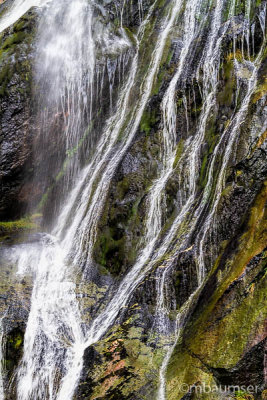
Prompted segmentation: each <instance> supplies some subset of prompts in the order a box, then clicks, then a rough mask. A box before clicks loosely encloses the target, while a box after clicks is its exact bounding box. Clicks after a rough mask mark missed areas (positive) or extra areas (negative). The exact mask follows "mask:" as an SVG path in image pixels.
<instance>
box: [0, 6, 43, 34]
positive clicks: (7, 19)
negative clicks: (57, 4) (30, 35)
mask: <svg viewBox="0 0 267 400" xmlns="http://www.w3.org/2000/svg"><path fill="white" fill-rule="evenodd" d="M48 1H49V0H14V2H13V4H12V5H11V7H10V8H9V9H8V11H7V12H6V13H5V14H4V17H2V19H1V22H0V32H3V31H4V30H5V29H6V28H8V27H9V26H10V25H12V24H14V23H15V22H16V21H17V20H18V19H19V18H20V17H22V16H23V15H24V14H25V13H26V12H27V11H29V9H30V8H32V7H41V6H43V5H45V4H46V3H47V2H48Z"/></svg>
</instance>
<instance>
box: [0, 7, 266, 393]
mask: <svg viewBox="0 0 267 400" xmlns="http://www.w3.org/2000/svg"><path fill="white" fill-rule="evenodd" d="M122 3H124V7H125V10H124V13H123V15H122V19H120V17H121V15H119V14H118V9H120V7H122ZM141 3H142V7H141V6H140V4H141ZM226 3H227V4H228V2H226ZM229 3H230V2H229ZM244 3H245V2H243V1H239V0H238V1H236V9H235V16H232V17H231V21H230V23H229V25H227V29H226V28H225V27H226V25H225V24H226V19H227V12H228V11H229V10H228V9H227V10H225V14H226V17H225V21H223V22H222V25H221V27H220V31H221V32H225V33H224V35H223V39H222V43H221V49H222V52H221V57H220V67H219V70H218V74H219V78H218V88H217V92H216V98H215V104H214V105H213V107H212V109H211V111H210V113H209V114H208V116H207V123H206V129H205V132H204V141H203V144H202V147H201V151H200V153H201V154H200V155H199V160H198V164H199V165H198V167H199V168H198V170H199V175H198V179H197V183H196V193H197V195H196V201H195V203H194V208H195V209H196V208H197V207H198V206H199V204H201V201H202V200H201V199H202V195H203V193H204V191H205V187H206V185H207V182H208V179H209V168H210V165H211V163H212V156H213V155H214V154H215V151H216V148H217V147H216V146H217V145H218V144H219V143H221V142H220V141H221V138H222V135H223V133H224V132H225V130H226V131H227V129H228V127H230V128H231V126H232V125H233V124H234V121H235V118H236V114H237V113H238V111H239V110H240V104H241V105H242V104H243V103H242V102H244V99H245V91H246V83H245V82H247V81H248V79H249V77H250V76H251V64H250V62H251V61H254V60H255V59H256V56H257V54H259V52H260V49H261V47H262V46H263V44H264V42H265V44H266V38H264V37H263V32H262V28H263V26H264V22H263V18H266V1H257V2H254V3H253V5H251V10H250V18H249V20H247V17H246V5H245V4H244ZM151 4H152V1H148V0H147V1H143V2H142V1H141V2H132V1H130V2H126V3H125V2H120V1H117V0H116V1H108V0H104V1H102V2H100V5H99V8H98V11H95V18H96V19H97V20H98V21H99V24H100V25H101V24H102V25H105V24H106V25H108V24H109V25H110V26H112V30H113V31H114V32H115V33H114V32H113V33H114V35H116V34H117V31H118V30H119V27H120V24H121V23H122V24H123V27H124V28H125V32H127V35H128V39H129V40H130V41H131V42H132V46H133V49H134V45H135V39H134V35H135V34H136V31H137V28H138V26H139V25H140V21H141V19H142V18H141V17H143V16H144V15H146V13H147V12H148V9H149V6H150V5H151ZM168 4H169V2H168V1H166V2H164V1H159V2H158V3H157V6H156V7H155V10H154V11H153V13H152V15H151V20H150V23H149V26H148V27H147V28H146V29H147V31H146V35H145V38H144V40H143V42H142V46H143V47H142V46H141V50H140V54H141V61H140V64H141V65H142V68H140V72H139V74H140V81H141V76H142V74H144V73H145V72H144V71H145V69H146V68H147V66H148V65H149V63H148V62H149V58H150V57H151V54H152V52H153V49H152V45H151V43H155V40H156V37H157V35H158V33H159V31H160V22H161V18H162V16H163V15H164V13H166V12H167V11H166V10H168ZM140 7H141V8H140ZM226 8H227V7H226ZM264 10H265V11H264ZM141 14H142V15H141ZM211 15H212V13H211ZM37 20H38V17H37V13H36V11H34V10H31V11H30V12H28V13H27V14H26V15H25V16H24V17H23V18H21V19H20V20H19V21H18V22H17V23H16V24H14V26H12V27H10V28H9V29H8V30H6V31H5V32H4V33H3V34H2V35H1V37H0V69H1V70H0V187H1V196H0V220H2V221H10V220H16V219H19V218H21V217H25V215H27V214H28V213H33V212H36V211H38V212H40V211H41V212H42V213H43V215H44V218H43V227H45V228H46V229H49V226H50V225H51V224H52V223H53V221H54V218H55V215H56V214H57V213H58V211H59V209H60V206H61V204H62V203H61V200H62V199H61V197H64V195H66V192H67V189H69V188H70V186H71V185H70V184H69V183H68V184H66V180H65V179H64V174H65V173H66V170H67V168H66V169H65V166H66V165H67V164H66V162H68V160H70V159H71V157H72V156H73V154H74V152H71V151H69V153H67V154H66V143H65V141H64V135H63V131H64V116H63V115H57V114H56V113H54V112H53V111H54V110H50V112H51V121H50V120H49V124H48V125H49V126H48V127H47V126H46V127H42V125H41V121H40V120H39V119H38V118H39V117H40V115H39V114H38V111H37V112H36V109H35V104H33V102H34V99H36V88H34V87H33V82H34V80H33V77H32V75H33V60H34V52H35V39H36V21H37ZM246 24H249V25H250V26H251V32H254V33H253V36H252V34H251V36H250V38H249V45H250V46H248V42H247V41H246V39H245V38H244V29H245V28H244V27H246ZM209 29H210V19H208V21H207V26H206V27H205V29H204V30H203V32H202V34H200V35H199V36H198V37H196V38H195V41H194V45H193V46H192V53H190V59H189V60H188V66H187V68H186V70H185V71H184V75H183V79H182V80H181V81H180V82H179V84H178V85H177V86H176V87H175V102H176V103H175V108H176V110H175V112H176V124H177V148H176V159H175V161H174V165H173V172H172V174H170V176H169V178H168V180H167V182H166V197H165V203H164V205H163V204H162V205H161V206H162V207H164V213H163V219H164V221H163V229H162V234H161V236H160V239H159V241H158V245H160V243H161V242H162V240H163V239H164V237H165V235H166V232H167V231H168V229H169V228H170V226H171V224H172V222H173V220H174V219H175V217H176V214H177V209H178V208H179V206H180V204H181V202H180V201H181V198H183V196H184V193H181V192H179V193H178V192H177V188H179V187H180V185H181V181H180V180H181V173H180V170H179V168H180V160H181V159H182V157H183V154H184V153H183V152H184V148H185V144H186V143H187V142H188V141H189V140H190V138H191V137H195V135H196V131H197V129H198V126H199V117H200V114H201V110H202V109H203V107H204V106H205V105H204V104H203V90H204V89H205V88H204V87H203V85H204V79H205V77H204V76H202V74H203V71H202V72H201V71H199V70H198V68H197V67H198V65H199V61H200V60H201V57H202V53H203V48H204V46H205V45H206V37H207V32H208V30H209ZM182 30H183V22H182V13H181V15H180V17H179V18H178V20H177V24H176V25H175V27H174V28H173V30H172V32H171V35H170V38H169V39H168V40H167V41H166V45H165V49H164V52H163V55H162V60H161V63H160V67H159V70H158V73H157V78H156V80H155V82H154V84H153V88H152V92H151V95H150V98H149V101H148V103H147V105H146V108H145V110H144V112H143V116H142V119H141V123H140V124H139V127H138V129H137V133H136V135H135V137H134V140H133V141H132V142H131V144H130V146H129V147H128V149H127V151H126V153H125V154H124V156H123V159H122V161H121V162H120V163H119V165H118V167H117V169H116V173H115V174H114V176H113V177H112V178H111V182H110V184H109V187H108V195H107V199H106V202H105V207H104V210H103V212H102V215H101V218H100V220H99V224H98V230H97V237H96V241H95V245H94V250H93V256H94V259H93V260H92V262H93V264H94V265H93V266H94V269H95V270H94V271H95V272H94V273H90V274H89V273H88V274H86V271H84V277H83V279H84V281H83V280H82V278H81V277H80V276H78V277H77V298H79V299H80V304H81V309H82V314H83V321H84V324H85V326H86V325H88V324H90V321H91V319H92V317H93V316H94V314H97V313H98V311H99V308H100V309H101V307H103V305H105V304H107V302H108V301H109V299H110V294H112V293H113V294H115V293H116V289H117V285H118V283H119V282H120V281H121V279H122V277H123V276H125V274H126V273H127V272H128V271H129V270H130V269H131V267H132V266H133V265H134V262H135V261H136V259H137V256H138V254H139V252H140V250H141V249H142V248H143V246H144V241H143V238H144V236H145V221H146V218H147V201H148V193H149V189H150V187H151V182H153V180H154V179H156V178H157V176H158V172H159V171H160V170H161V169H162V166H163V161H162V158H161V146H162V140H163V139H162V130H163V126H162V109H161V104H162V99H163V96H164V94H165V92H166V90H167V88H168V85H169V83H170V81H171V79H172V78H173V76H174V74H175V72H176V70H177V67H178V66H179V60H180V57H181V49H182V46H183V43H182ZM234 46H235V47H234ZM249 47H250V49H252V48H253V54H249ZM133 49H132V48H130V49H128V50H127V52H128V53H127V54H128V56H127V57H128V58H127V60H128V61H129V62H128V63H126V64H127V65H126V74H127V72H128V71H129V70H130V65H131V60H132V58H133V54H134V50H133ZM242 53H243V54H242ZM244 54H245V56H246V58H247V60H249V58H250V60H251V61H246V62H245V63H243V64H242V63H241V61H240V60H242V57H244ZM101 57H102V58H101ZM101 57H100V58H101V59H100V61H99V65H101V67H103V65H105V66H104V68H103V70H104V72H103V92H104V93H109V89H110V76H109V72H110V70H113V69H114V70H116V68H117V67H118V65H119V64H118V61H117V58H116V57H115V56H114V54H113V55H112V56H111V55H110V54H106V55H104V56H103V54H102V55H101ZM239 61H240V65H239V64H238V62H239ZM259 63H260V67H259V69H258V76H257V84H256V86H255V88H254V90H253V93H252V95H251V96H250V98H249V100H248V104H247V111H246V113H245V115H244V118H242V121H241V122H240V124H239V125H240V130H239V133H238V135H237V138H236V142H235V144H234V146H233V147H232V149H231V154H230V157H229V162H228V164H227V168H226V169H225V176H224V185H223V190H222V191H221V193H220V192H218V190H217V187H216V182H217V181H218V179H219V177H220V171H221V166H222V159H223V156H224V154H225V152H226V151H227V144H228V143H229V141H230V139H231V132H232V131H231V129H230V128H229V135H228V136H226V138H225V140H224V141H223V142H222V146H221V148H220V151H218V154H217V157H216V159H215V165H216V166H217V167H215V169H214V176H213V179H214V182H215V183H213V184H212V190H211V197H210V198H209V199H208V200H207V204H206V205H205V206H204V207H203V209H202V211H201V216H200V219H199V221H198V224H197V226H196V228H195V229H194V231H192V233H191V234H190V235H188V236H189V237H188V240H187V242H186V244H187V245H186V246H185V247H184V248H182V249H180V250H179V251H176V248H177V246H178V245H177V243H179V240H180V237H183V236H184V235H185V232H187V226H184V227H181V229H180V230H179V231H178V233H177V236H176V237H175V239H174V240H173V248H172V249H171V250H170V251H169V252H168V254H165V255H164V256H163V257H161V259H160V260H157V262H156V263H155V265H154V267H153V268H152V269H151V270H150V271H149V273H148V274H147V275H146V277H145V279H143V280H142V282H141V283H140V284H139V285H138V286H137V288H136V289H135V291H134V293H133V295H132V296H131V298H130V301H129V304H127V306H126V307H124V308H123V309H122V311H121V312H120V314H119V316H118V318H117V320H116V322H115V324H114V325H113V326H112V327H111V328H110V329H109V331H108V332H107V333H106V335H105V336H104V337H102V338H101V340H99V341H98V342H97V343H96V344H94V345H92V346H90V347H88V348H87V349H86V351H85V354H84V359H83V362H84V365H83V370H82V374H81V377H80V382H79V385H78V387H77V390H76V392H75V396H74V398H75V399H76V400H79V399H88V400H89V399H92V400H93V399H119V398H121V399H125V400H126V399H127V400H137V399H140V400H141V399H143V400H144V399H145V400H152V399H156V398H157V393H158V388H159V379H160V377H159V370H160V367H161V365H162V362H163V360H164V356H165V355H166V349H168V348H170V345H174V346H173V352H172V354H171V356H170V359H169V363H168V367H167V368H166V371H165V372H166V399H168V400H172V399H173V400H179V399H181V400H188V399H203V400H204V399H209V400H213V399H214V400H226V399H229V398H233V399H240V400H242V399H243V400H246V399H265V398H266V397H265V396H266V391H265V390H267V387H266V377H267V372H266V368H267V364H266V363H267V355H266V352H267V348H266V346H267V344H266V343H267V342H266V335H267V327H266V309H267V303H266V200H267V183H266V181H265V179H266V169H267V165H266V152H267V150H266V138H267V134H266V116H267V107H266V98H267V97H266V96H267V93H266V67H267V53H266V47H265V48H264V50H263V52H262V56H261V57H260V60H259ZM241 64H242V65H241ZM116 66H117V67H116ZM109 68H110V69H109ZM116 71H117V70H116ZM114 76H115V78H114V80H113V86H114V92H113V102H114V103H115V102H116V100H117V98H118V93H119V88H120V87H121V86H120V85H121V83H120V81H119V75H118V73H117V75H116V72H115V75H114ZM237 77H239V78H238V79H237ZM136 93H137V94H138V93H139V92H138V90H137V89H136ZM134 102H135V99H131V105H132V104H134ZM95 103H96V104H94V106H95V108H94V109H95V111H94V113H93V118H92V121H93V122H92V125H93V127H94V133H93V134H92V135H94V137H93V139H92V141H93V143H97V140H98V135H99V134H100V132H101V130H102V129H103V126H104V120H105V118H106V116H107V115H109V113H111V114H112V107H111V100H110V97H109V96H108V95H104V96H103V97H102V98H101V99H100V103H101V108H100V105H99V103H97V100H95ZM110 110H111V111H110ZM231 124H232V125H231ZM42 129H47V130H48V131H49V136H48V138H43V137H42V134H41V133H42ZM37 142H38V143H37ZM40 143H41V146H40ZM37 148H39V149H40V148H43V149H46V151H45V152H42V153H41V154H36V149H37ZM87 150H88V149H87V148H86V147H84V148H82V150H81V153H80V160H79V162H80V164H81V166H82V165H85V164H86V162H87V159H86V151H87ZM46 164H47V169H45V166H46ZM182 167H183V168H184V169H187V168H188V165H187V164H186V162H184V164H183V165H182ZM44 171H45V173H44ZM216 190H217V192H216ZM62 193H64V195H62ZM217 193H219V195H218V201H217V207H216V214H215V217H214V219H213V224H212V228H211V230H210V231H209V232H208V235H207V238H206V240H205V241H204V244H203V255H204V258H205V261H206V264H205V267H206V271H205V273H206V279H205V280H204V282H203V285H202V286H201V287H200V289H199V290H198V291H196V289H197V287H198V265H199V254H198V253H197V246H198V245H199V236H201V232H203V226H204V222H205V221H206V220H207V218H209V216H210V215H211V214H212V206H213V204H214V203H215V200H216V194H217ZM59 200H60V201H59ZM0 228H1V226H0ZM0 236H1V235H0ZM23 240H24V239H23V238H22V239H20V241H23ZM8 246H9V244H7V245H6V244H5V245H2V248H3V250H0V251H2V252H3V254H6V252H8V251H9V249H10V248H9V247H8ZM0 255H1V254H0ZM3 259H4V262H3V264H1V267H2V265H3V268H2V270H1V282H2V283H1V288H0V290H1V291H0V316H3V321H4V340H3V342H4V343H5V346H3V348H4V349H5V351H4V361H5V363H4V374H3V376H4V381H5V389H6V398H5V400H11V399H12V400H14V399H16V398H17V397H16V379H14V376H16V374H15V371H16V368H17V366H18V364H19V362H20V360H21V356H22V352H23V337H24V332H25V326H26V323H27V318H28V313H29V308H30V294H31V286H32V283H31V279H30V278H27V279H26V278H25V279H22V280H21V279H20V278H18V277H17V276H16V274H15V272H14V265H11V264H10V263H9V261H6V259H5V256H4V257H3ZM169 265H171V268H168V271H169V272H168V273H167V277H166V282H165V286H164V295H165V298H166V300H165V301H166V303H168V312H167V315H166V316H165V320H164V324H165V328H166V330H163V331H160V332H158V326H157V321H156V318H155V313H156V309H157V296H158V282H159V280H160V278H161V277H162V273H164V271H165V269H166V268H167V266H169ZM193 293H194V296H193V300H192V303H191V306H190V309H189V311H188V313H187V314H186V317H185V319H184V321H183V323H182V325H181V329H180V331H179V338H177V336H176V337H175V327H176V322H175V321H176V315H177V311H179V310H183V306H186V304H187V302H188V299H190V295H192V294H193ZM176 335H177V332H176ZM178 339H179V340H178ZM14 374H15V375H14ZM249 386H251V392H249V391H248V387H249ZM205 387H208V388H210V387H216V390H214V391H213V392H210V391H208V392H205V390H204V389H205ZM230 387H236V388H234V389H231V388H230ZM218 388H219V389H218ZM221 388H224V390H221ZM229 388H230V389H229ZM226 389H227V390H228V389H229V390H230V392H228V391H227V390H226ZM231 390H232V391H231ZM66 400H67V399H66ZM160 400H161V399H160Z"/></svg>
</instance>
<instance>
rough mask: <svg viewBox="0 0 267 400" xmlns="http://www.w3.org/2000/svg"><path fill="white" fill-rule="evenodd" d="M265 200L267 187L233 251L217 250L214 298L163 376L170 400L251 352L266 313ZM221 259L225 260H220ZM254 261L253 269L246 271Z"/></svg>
mask: <svg viewBox="0 0 267 400" xmlns="http://www.w3.org/2000/svg"><path fill="white" fill-rule="evenodd" d="M266 200H267V184H266V185H264V187H263V188H262V190H261V192H260V193H259V195H258V196H257V198H256V200H255V202H254V205H253V207H252V208H251V212H250V217H249V220H248V223H247V225H246V228H245V230H244V233H243V235H241V237H240V239H239V242H238V246H237V247H236V249H233V250H232V253H229V246H230V248H232V247H231V243H230V244H229V245H228V244H226V246H225V245H224V246H223V247H222V253H221V255H220V256H219V257H218V259H217V260H216V262H215V265H214V268H213V269H212V271H211V273H210V277H209V278H208V279H207V282H208V281H209V279H211V277H213V279H212V282H213V284H212V287H213V288H214V289H213V293H211V295H210V296H209V297H208V298H207V299H206V301H204V302H202V305H201V306H200V307H199V309H198V310H197V311H196V312H195V313H194V315H193V317H192V319H191V322H190V324H189V325H188V326H187V327H186V328H185V331H184V334H183V335H182V337H181V340H180V342H179V343H178V344H177V347H176V349H175V351H174V354H173V357H172V359H171V362H170V365H169V368H168V373H167V378H168V398H170V399H181V398H182V395H184V394H182V393H181V392H180V391H179V385H181V384H183V383H186V384H189V385H192V384H194V383H195V382H201V383H204V382H205V383H208V382H209V384H210V383H211V382H212V381H213V382H214V377H213V375H212V373H211V370H210V369H211V368H226V369H227V368H233V367H234V366H235V365H236V364H237V363H238V362H239V361H240V359H241V358H242V357H243V355H244V353H245V352H246V351H247V350H248V349H249V348H250V347H251V346H253V338H255V337H261V336H262V335H263V332H264V329H265V328H264V321H265V319H266V310H267V304H266V286H267V282H266V281H267V279H266V278H267V273H266V258H265V253H264V251H263V250H264V248H265V246H266V228H267V223H266V210H265V203H266ZM223 254H228V257H227V258H226V259H225V257H222V255H223ZM254 257H256V260H257V264H256V266H254V267H253V268H252V269H250V268H249V269H247V265H248V264H249V263H250V261H251V260H252V259H254ZM222 260H224V261H223V264H222ZM245 271H246V273H244V272H245ZM205 290H208V289H206V286H205V287H204V289H203V292H205ZM248 315H249V319H248V317H247V316H248ZM207 366H209V368H207ZM204 398H205V397H201V399H204ZM207 398H208V399H209V397H207ZM215 398H216V397H215ZM239 398H240V397H239ZM245 398H246V397H245Z"/></svg>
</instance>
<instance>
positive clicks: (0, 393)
mask: <svg viewBox="0 0 267 400" xmlns="http://www.w3.org/2000/svg"><path fill="white" fill-rule="evenodd" d="M4 317H5V315H4V316H2V317H1V318H0V400H4V382H3V376H4V359H3V337H4V326H3V321H4Z"/></svg>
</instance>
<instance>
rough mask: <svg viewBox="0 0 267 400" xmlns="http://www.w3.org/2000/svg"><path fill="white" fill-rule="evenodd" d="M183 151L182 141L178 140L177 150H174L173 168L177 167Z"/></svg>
mask: <svg viewBox="0 0 267 400" xmlns="http://www.w3.org/2000/svg"><path fill="white" fill-rule="evenodd" d="M183 150H184V140H183V139H180V140H179V143H178V145H177V148H176V154H175V160H174V163H173V168H176V167H177V165H178V163H179V160H180V158H181V156H182V154H183Z"/></svg>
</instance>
